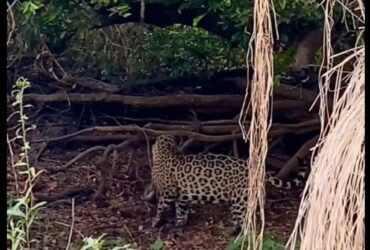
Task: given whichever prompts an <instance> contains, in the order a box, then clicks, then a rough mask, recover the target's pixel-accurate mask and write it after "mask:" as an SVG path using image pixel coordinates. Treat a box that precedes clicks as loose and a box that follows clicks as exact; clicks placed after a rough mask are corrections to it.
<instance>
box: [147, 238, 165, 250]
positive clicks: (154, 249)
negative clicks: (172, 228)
mask: <svg viewBox="0 0 370 250" xmlns="http://www.w3.org/2000/svg"><path fill="white" fill-rule="evenodd" d="M163 246H164V242H163V240H161V239H157V240H156V241H155V242H154V243H153V244H152V245H151V246H150V249H151V250H161V249H162V248H163Z"/></svg>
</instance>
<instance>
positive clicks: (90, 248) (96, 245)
mask: <svg viewBox="0 0 370 250" xmlns="http://www.w3.org/2000/svg"><path fill="white" fill-rule="evenodd" d="M105 236H106V234H102V235H101V236H99V237H98V238H96V239H95V238H93V237H88V238H85V239H84V240H83V241H84V243H85V245H83V246H82V248H81V250H102V249H107V246H106V245H107V244H106V241H105V240H104V239H103V238H104V237H105ZM109 249H112V250H137V248H135V247H134V246H133V245H131V244H125V245H123V246H114V247H112V248H109Z"/></svg>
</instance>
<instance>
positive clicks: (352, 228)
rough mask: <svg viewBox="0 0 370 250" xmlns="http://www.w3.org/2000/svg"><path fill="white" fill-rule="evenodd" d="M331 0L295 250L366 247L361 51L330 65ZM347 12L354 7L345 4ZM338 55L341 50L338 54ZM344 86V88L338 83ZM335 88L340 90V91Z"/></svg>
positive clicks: (294, 235)
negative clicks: (316, 130) (316, 125)
mask: <svg viewBox="0 0 370 250" xmlns="http://www.w3.org/2000/svg"><path fill="white" fill-rule="evenodd" d="M335 4H336V1H335V0H331V1H327V2H326V6H325V14H326V20H325V26H324V54H325V61H324V62H323V65H322V66H323V67H322V68H324V67H325V68H327V69H328V70H327V71H326V72H325V73H324V74H322V81H321V83H320V85H321V86H320V100H321V110H320V116H321V122H322V130H321V135H320V140H319V142H318V145H317V146H316V147H315V148H314V154H313V155H316V158H315V159H312V161H313V162H312V171H311V175H310V178H309V180H308V181H307V185H306V188H305V190H304V193H303V197H302V201H301V206H300V210H299V215H298V218H297V221H296V225H295V228H294V230H293V233H292V235H291V237H290V239H289V241H288V244H287V245H288V246H289V247H290V249H294V248H295V245H296V241H297V239H298V237H299V238H300V240H301V244H300V249H302V250H305V249H307V250H308V249H309V250H311V249H328V250H329V249H330V250H331V249H343V250H345V249H364V246H365V224H364V218H365V180H364V176H365V172H364V169H365V157H364V155H365V153H364V151H365V145H364V139H365V99H364V98H365V50H364V47H363V46H355V48H353V49H352V50H350V51H347V52H351V53H350V55H349V56H348V57H347V58H345V59H344V60H343V61H342V62H341V63H339V64H337V65H335V66H334V65H333V58H334V57H335V56H337V55H333V53H332V48H331V37H330V32H331V29H332V15H333V7H334V5H335ZM340 4H341V5H342V6H343V5H344V6H347V8H345V10H346V11H347V12H348V11H349V10H350V9H353V2H351V3H350V4H351V5H352V6H351V8H350V7H348V5H346V4H347V3H343V2H341V3H340ZM357 6H358V9H357V10H356V13H357V15H358V14H360V15H359V16H356V15H352V13H354V12H351V13H350V14H351V15H352V17H353V18H358V20H360V21H362V20H363V21H364V20H365V16H364V5H363V3H362V1H361V0H359V1H358V2H357ZM341 54H342V53H341ZM351 60H353V61H354V62H355V63H354V69H353V71H352V72H351V74H349V75H347V76H346V77H343V66H344V64H345V63H347V62H348V61H351ZM334 74H336V84H335V88H334V102H333V110H332V112H331V113H329V111H328V109H327V103H326V100H327V95H328V93H329V91H333V90H330V89H329V80H330V78H332V77H333V76H334ZM344 84H346V85H347V86H346V88H345V89H344V88H343V85H344ZM339 90H342V93H341V95H339Z"/></svg>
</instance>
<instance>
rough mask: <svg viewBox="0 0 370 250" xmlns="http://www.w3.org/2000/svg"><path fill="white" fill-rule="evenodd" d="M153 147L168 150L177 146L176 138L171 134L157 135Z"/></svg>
mask: <svg viewBox="0 0 370 250" xmlns="http://www.w3.org/2000/svg"><path fill="white" fill-rule="evenodd" d="M154 147H156V148H158V149H159V150H170V149H174V148H176V147H177V143H176V139H175V137H174V136H171V135H160V136H158V137H157V139H156V141H155V143H154Z"/></svg>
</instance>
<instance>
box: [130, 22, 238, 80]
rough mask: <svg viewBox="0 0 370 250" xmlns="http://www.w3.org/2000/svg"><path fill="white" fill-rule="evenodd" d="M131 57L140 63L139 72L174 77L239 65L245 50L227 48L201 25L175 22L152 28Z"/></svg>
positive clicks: (224, 43)
mask: <svg viewBox="0 0 370 250" xmlns="http://www.w3.org/2000/svg"><path fill="white" fill-rule="evenodd" d="M135 58H136V60H137V62H138V64H139V65H142V66H143V67H142V68H141V70H140V71H141V72H142V73H143V72H158V73H165V74H169V75H170V76H172V77H178V76H186V75H189V74H204V75H207V73H210V72H211V71H214V70H220V69H226V68H232V67H238V66H241V65H243V64H244V61H245V54H244V51H243V50H242V49H240V48H239V49H238V48H230V47H229V45H228V43H227V42H226V41H223V40H221V39H220V38H219V37H217V36H212V35H211V34H209V33H208V32H206V31H204V30H202V29H199V28H192V27H186V26H180V25H175V26H173V27H170V28H167V29H159V28H158V29H154V31H153V32H152V33H150V34H148V36H146V37H145V39H144V41H143V43H142V44H141V45H140V46H139V47H138V49H137V54H136V57H135ZM148 66H150V67H151V68H148Z"/></svg>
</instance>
